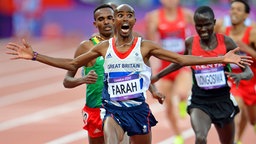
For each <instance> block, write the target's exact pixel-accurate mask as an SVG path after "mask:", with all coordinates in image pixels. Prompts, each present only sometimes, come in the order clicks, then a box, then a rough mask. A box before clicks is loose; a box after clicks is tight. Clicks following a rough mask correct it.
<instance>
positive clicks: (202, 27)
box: [195, 12, 215, 41]
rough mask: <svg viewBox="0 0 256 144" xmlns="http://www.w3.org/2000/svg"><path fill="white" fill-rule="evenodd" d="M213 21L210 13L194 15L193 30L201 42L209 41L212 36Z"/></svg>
mask: <svg viewBox="0 0 256 144" xmlns="http://www.w3.org/2000/svg"><path fill="white" fill-rule="evenodd" d="M214 25H215V19H213V18H212V16H211V15H210V13H208V12H207V13H203V14H196V16H195V28H196V31H197V33H198V35H199V36H200V38H201V39H202V40H206V41H207V40H209V39H210V37H211V36H212V34H213V29H214Z"/></svg>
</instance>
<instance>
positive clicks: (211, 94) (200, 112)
mask: <svg viewBox="0 0 256 144" xmlns="http://www.w3.org/2000/svg"><path fill="white" fill-rule="evenodd" d="M194 20H195V28H196V31H197V33H198V36H193V37H190V38H188V39H187V40H186V43H185V44H186V51H185V54H187V55H195V56H202V57H212V56H221V55H224V54H225V53H227V52H228V51H230V50H232V49H234V48H235V47H237V46H236V44H235V42H234V41H233V40H232V39H231V38H230V37H227V36H224V35H222V34H216V33H214V32H213V29H214V25H215V21H216V20H215V18H214V13H213V11H212V9H211V8H210V7H207V6H202V7H199V8H198V9H197V10H196V11H195V15H194ZM179 67H181V66H179V64H172V65H170V66H168V67H167V68H166V69H165V70H163V71H161V72H160V73H159V74H157V75H156V76H154V77H152V82H154V81H157V80H158V79H159V78H161V77H163V76H165V75H167V74H168V73H170V72H172V71H175V70H177V69H178V68H179ZM191 68H192V74H193V87H192V95H191V96H190V97H189V100H188V108H187V111H188V113H189V115H190V121H191V124H192V128H193V130H194V132H195V135H196V136H195V143H196V144H198V143H200V144H206V143H207V135H208V132H209V130H210V128H211V124H212V123H213V124H214V126H215V128H216V130H217V133H218V135H219V139H220V143H223V144H234V133H235V132H234V131H235V127H234V126H235V125H234V117H235V115H236V114H237V113H238V112H239V108H238V105H237V103H236V101H235V99H234V98H233V96H232V95H231V94H230V87H229V85H228V82H227V81H228V78H227V74H229V75H231V73H229V72H228V71H229V65H225V64H220V63H216V64H209V65H195V66H191ZM252 75H253V74H252V71H251V69H250V68H249V67H248V66H247V67H246V68H245V69H244V71H243V72H242V73H239V74H236V75H235V76H234V78H236V77H238V78H241V79H250V78H251V77H252Z"/></svg>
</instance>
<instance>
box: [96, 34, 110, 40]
mask: <svg viewBox="0 0 256 144" xmlns="http://www.w3.org/2000/svg"><path fill="white" fill-rule="evenodd" d="M111 37H112V35H109V36H105V35H102V34H99V38H100V39H101V40H108V39H110V38H111Z"/></svg>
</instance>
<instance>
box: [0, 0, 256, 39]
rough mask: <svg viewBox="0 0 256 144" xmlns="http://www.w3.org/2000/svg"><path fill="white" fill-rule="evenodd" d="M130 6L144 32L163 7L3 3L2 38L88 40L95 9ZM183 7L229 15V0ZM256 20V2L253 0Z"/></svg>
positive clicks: (143, 2)
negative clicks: (146, 21)
mask: <svg viewBox="0 0 256 144" xmlns="http://www.w3.org/2000/svg"><path fill="white" fill-rule="evenodd" d="M107 2H113V3H116V4H122V3H128V4H130V5H132V6H133V7H134V8H135V10H136V17H137V25H136V27H135V30H136V31H138V32H140V33H142V34H143V32H144V31H145V29H144V27H143V23H144V16H145V13H146V12H148V11H149V10H152V9H155V8H157V7H159V6H160V2H159V0H0V38H8V37H13V36H15V37H24V36H26V37H27V36H29V37H31V36H32V37H52V38H53V37H63V36H75V37H82V38H84V39H86V38H87V37H88V36H90V35H91V34H92V33H93V32H94V31H95V28H94V27H93V25H92V22H93V16H92V12H93V9H94V8H95V7H96V6H97V5H98V4H101V3H107ZM180 2H181V5H182V6H185V7H188V8H191V9H192V10H194V9H195V8H196V7H197V6H199V5H210V6H212V8H213V9H214V11H215V14H216V17H217V18H219V17H221V16H223V15H225V14H227V13H228V11H227V9H228V7H229V4H228V2H229V0H180ZM250 4H251V6H252V13H251V14H250V17H252V18H253V19H255V15H256V13H255V6H256V1H255V0H250Z"/></svg>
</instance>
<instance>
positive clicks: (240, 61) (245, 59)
mask: <svg viewBox="0 0 256 144" xmlns="http://www.w3.org/2000/svg"><path fill="white" fill-rule="evenodd" d="M238 51H239V48H236V49H234V50H231V51H229V52H228V53H226V54H225V55H224V62H225V63H234V64H237V65H238V66H240V67H242V68H244V67H245V66H244V65H251V63H253V61H252V60H251V58H252V57H250V56H246V55H238V54H236V52H238Z"/></svg>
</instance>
